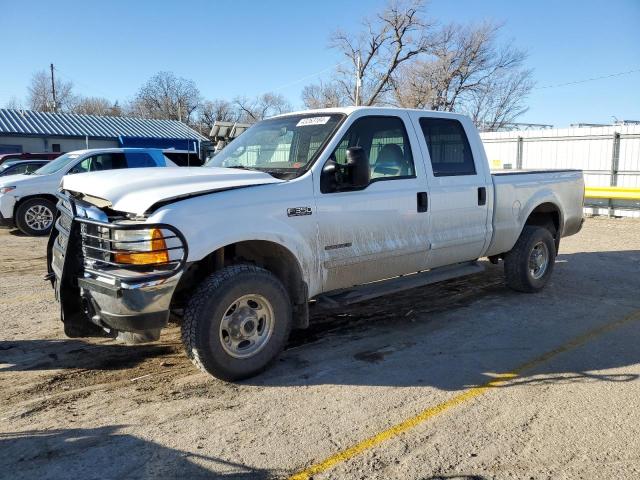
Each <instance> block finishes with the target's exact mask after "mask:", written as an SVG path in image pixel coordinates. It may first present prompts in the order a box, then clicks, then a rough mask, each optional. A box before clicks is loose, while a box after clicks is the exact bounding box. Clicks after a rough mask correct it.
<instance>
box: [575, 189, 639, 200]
mask: <svg viewBox="0 0 640 480" xmlns="http://www.w3.org/2000/svg"><path fill="white" fill-rule="evenodd" d="M584 196H585V197H586V198H611V199H615V200H640V188H625V187H586V188H585V189H584Z"/></svg>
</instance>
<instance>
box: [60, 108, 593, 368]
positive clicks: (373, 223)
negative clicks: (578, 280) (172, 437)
mask: <svg viewBox="0 0 640 480" xmlns="http://www.w3.org/2000/svg"><path fill="white" fill-rule="evenodd" d="M583 196H584V183H583V176H582V172H580V171H574V170H562V171H560V170H558V171H546V172H544V171H510V172H497V173H493V174H492V173H491V172H490V171H489V167H488V163H487V159H486V156H485V152H484V149H483V146H482V143H481V141H480V137H479V136H478V133H477V131H476V129H475V128H474V126H473V124H472V123H471V121H470V120H469V119H468V118H467V117H465V116H462V115H456V114H451V113H443V112H432V111H423V110H404V109H388V108H374V107H359V108H358V107H354V108H340V109H327V110H312V111H304V112H299V113H291V114H286V115H281V116H278V117H274V118H271V119H268V120H264V121H262V122H259V123H257V124H256V125H254V126H253V127H251V128H250V129H249V130H248V131H247V132H245V133H244V134H243V135H241V136H240V137H239V138H237V139H235V140H234V141H233V142H231V143H230V144H229V145H228V146H227V147H226V148H225V149H224V150H222V151H221V152H220V153H219V154H217V155H216V156H215V157H213V158H212V159H211V160H210V162H209V163H208V164H207V165H206V166H205V167H201V168H157V169H136V170H126V171H111V172H96V173H85V174H80V175H73V176H67V177H65V179H64V182H63V185H62V191H61V192H60V194H59V202H58V217H57V220H56V228H55V229H54V230H53V231H52V234H51V237H50V240H49V249H48V253H49V255H48V260H49V272H50V273H49V275H48V278H49V279H50V280H51V281H52V283H53V285H54V288H55V292H56V297H57V298H58V300H59V301H60V302H61V307H62V308H61V311H62V320H63V322H64V328H65V333H66V334H67V335H68V336H70V337H77V336H91V335H113V336H120V337H123V338H125V339H128V340H129V341H136V340H138V341H140V340H144V341H148V340H154V339H157V338H158V336H159V334H160V330H161V329H162V328H163V327H164V326H165V325H166V324H167V321H168V319H169V316H170V312H173V313H175V314H176V315H177V316H179V317H180V316H181V317H182V318H183V324H182V339H183V342H184V346H185V348H186V351H187V354H188V356H189V357H190V358H191V359H192V360H193V362H194V363H195V364H196V365H197V366H198V367H199V368H201V369H203V370H204V371H206V372H209V373H210V374H212V375H214V376H216V377H219V378H222V379H226V380H235V379H241V378H246V377H249V376H252V375H255V374H256V373H258V372H260V371H261V370H263V369H264V368H265V367H266V366H267V365H268V364H269V363H270V362H271V361H272V360H273V359H274V358H275V357H276V356H277V355H278V354H279V352H280V351H281V350H282V349H283V347H284V346H285V343H286V341H287V337H288V335H289V332H290V330H291V328H303V327H306V326H307V324H308V321H309V313H308V312H309V308H308V305H309V303H310V301H313V300H322V301H324V302H325V303H328V304H331V305H334V306H336V305H340V304H343V303H349V302H356V301H364V300H366V299H368V298H372V297H374V296H377V295H382V294H385V293H389V292H393V291H398V290H399V289H402V288H411V287H416V286H419V285H424V284H427V283H433V282H436V281H441V280H445V279H449V278H453V277H457V276H461V275H466V274H470V273H475V272H477V271H479V270H481V269H482V266H481V265H480V264H479V263H477V262H476V260H477V259H478V258H480V257H488V258H489V259H490V260H491V261H492V262H494V263H495V262H498V261H499V260H503V261H504V266H505V276H506V282H507V284H508V285H509V286H510V287H512V288H514V289H516V290H519V291H523V292H535V291H537V290H540V289H541V288H543V287H544V286H545V284H546V283H547V282H548V280H549V277H550V276H551V273H552V271H553V266H554V260H555V257H556V253H557V251H558V247H559V244H560V238H561V237H565V236H568V235H573V234H575V233H576V232H578V231H579V230H580V228H581V225H582V205H583Z"/></svg>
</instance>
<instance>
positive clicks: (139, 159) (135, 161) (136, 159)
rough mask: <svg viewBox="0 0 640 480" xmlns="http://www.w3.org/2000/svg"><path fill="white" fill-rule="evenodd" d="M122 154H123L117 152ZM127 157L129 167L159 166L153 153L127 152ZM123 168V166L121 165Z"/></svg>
mask: <svg viewBox="0 0 640 480" xmlns="http://www.w3.org/2000/svg"><path fill="white" fill-rule="evenodd" d="M117 155H122V154H117ZM125 156H126V157H127V161H126V164H127V166H128V167H129V168H144V167H157V166H158V162H156V161H155V160H154V159H153V158H152V157H151V155H149V154H148V153H146V152H127V153H126V154H125ZM119 168H123V167H119Z"/></svg>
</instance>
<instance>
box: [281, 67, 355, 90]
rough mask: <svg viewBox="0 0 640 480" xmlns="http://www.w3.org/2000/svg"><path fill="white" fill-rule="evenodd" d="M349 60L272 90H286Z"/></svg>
mask: <svg viewBox="0 0 640 480" xmlns="http://www.w3.org/2000/svg"><path fill="white" fill-rule="evenodd" d="M349 62H351V59H349V60H344V61H343V62H339V63H336V64H335V65H331V66H330V67H327V68H323V69H322V70H320V71H319V72H316V73H312V74H310V75H306V76H304V77H302V78H299V79H298V80H294V81H293V82H289V83H287V84H285V85H282V86H280V87H278V88H274V89H272V90H271V91H273V92H277V91H278V90H284V89H285V88H288V87H291V86H293V85H295V84H297V83H300V82H304V81H305V80H309V79H310V78H314V77H317V76H318V75H322V74H323V73H325V72H328V71H330V70H333V69H334V68H336V67H339V66H340V65H344V64H345V63H349Z"/></svg>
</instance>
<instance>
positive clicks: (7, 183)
mask: <svg viewBox="0 0 640 480" xmlns="http://www.w3.org/2000/svg"><path fill="white" fill-rule="evenodd" d="M169 166H176V165H175V164H174V163H173V162H172V161H171V160H169V159H168V158H166V157H165V156H164V155H163V153H162V151H161V150H157V149H148V148H102V149H92V150H77V151H74V152H69V153H65V154H64V155H62V156H60V157H58V158H56V159H55V160H52V161H51V162H49V163H47V164H46V165H45V166H43V167H42V168H40V169H38V170H36V171H35V172H32V173H29V174H26V175H12V176H11V177H7V178H1V179H0V226H4V227H18V228H19V229H20V231H22V233H24V234H26V235H46V234H48V233H49V231H50V230H51V226H52V225H53V218H54V213H55V205H56V202H57V199H56V192H57V191H58V188H59V187H60V182H61V180H62V177H64V176H65V175H70V174H76V173H84V172H95V171H100V170H114V169H122V168H140V167H169ZM120 178H121V181H122V180H123V179H124V178H126V177H125V176H123V175H121V176H120Z"/></svg>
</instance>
